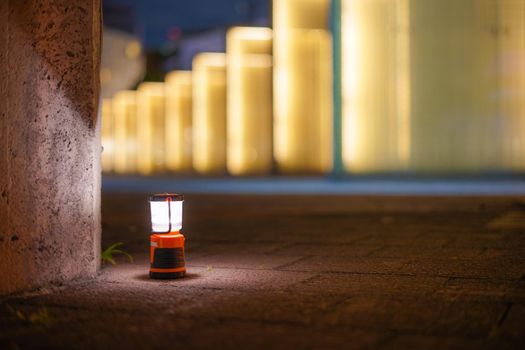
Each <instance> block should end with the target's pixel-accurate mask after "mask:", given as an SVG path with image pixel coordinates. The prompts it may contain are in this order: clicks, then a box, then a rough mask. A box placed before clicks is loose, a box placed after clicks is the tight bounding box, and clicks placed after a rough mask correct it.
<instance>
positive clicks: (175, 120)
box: [166, 71, 192, 172]
mask: <svg viewBox="0 0 525 350" xmlns="http://www.w3.org/2000/svg"><path fill="white" fill-rule="evenodd" d="M191 119H192V75H191V72H187V71H175V72H171V73H169V74H168V75H167V76H166V168H167V170H169V171H173V172H189V171H191V170H192V164H191V141H192V137H191V134H192V130H191Z"/></svg>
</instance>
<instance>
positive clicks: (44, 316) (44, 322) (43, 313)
mask: <svg viewBox="0 0 525 350" xmlns="http://www.w3.org/2000/svg"><path fill="white" fill-rule="evenodd" d="M7 309H8V310H9V312H11V314H13V315H14V316H16V318H18V319H19V320H21V321H25V322H27V323H31V324H34V325H38V326H44V327H46V328H47V327H49V326H51V324H52V323H53V322H54V320H53V318H52V317H51V315H50V314H49V310H48V309H47V307H46V306H42V307H40V308H38V309H37V310H36V311H35V312H31V313H24V312H23V311H22V310H15V309H13V308H12V307H11V306H9V305H7Z"/></svg>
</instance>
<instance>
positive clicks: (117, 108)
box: [112, 91, 138, 174]
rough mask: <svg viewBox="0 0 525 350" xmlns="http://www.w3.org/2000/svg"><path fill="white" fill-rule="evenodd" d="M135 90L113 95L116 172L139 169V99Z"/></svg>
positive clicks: (122, 172)
mask: <svg viewBox="0 0 525 350" xmlns="http://www.w3.org/2000/svg"><path fill="white" fill-rule="evenodd" d="M136 98H137V96H136V92H135V91H120V92H118V93H117V94H115V96H113V103H112V111H113V116H114V130H115V131H114V134H115V166H114V168H115V172H116V173H119V174H126V173H134V172H135V171H136V170H137V132H138V130H137V100H136Z"/></svg>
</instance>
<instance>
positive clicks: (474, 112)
mask: <svg viewBox="0 0 525 350" xmlns="http://www.w3.org/2000/svg"><path fill="white" fill-rule="evenodd" d="M451 14H453V15H451ZM410 21H411V26H413V27H414V28H418V30H414V31H412V32H411V37H410V41H411V47H410V56H411V57H410V59H411V62H412V72H411V84H412V86H413V88H412V90H411V113H412V117H411V139H412V142H411V156H410V167H411V168H412V169H413V170H415V171H418V172H477V171H480V170H487V169H490V168H494V169H496V168H498V167H499V165H498V163H499V160H498V158H499V157H500V156H501V152H500V142H498V141H496V140H497V139H499V138H501V137H502V135H501V133H500V132H499V131H498V128H497V126H496V125H497V123H498V119H500V117H499V116H498V111H497V106H498V99H499V98H498V97H497V94H498V85H497V79H498V77H497V75H498V73H497V69H496V67H497V62H496V57H497V52H496V47H497V36H496V35H495V32H494V30H493V29H494V28H496V27H497V22H498V21H497V2H496V1H492V0H439V1H436V0H433V1H428V0H426V1H413V0H411V1H410Z"/></svg>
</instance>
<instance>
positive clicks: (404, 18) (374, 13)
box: [341, 0, 410, 173]
mask: <svg viewBox="0 0 525 350" xmlns="http://www.w3.org/2000/svg"><path fill="white" fill-rule="evenodd" d="M341 5H342V6H341V12H342V17H341V27H342V33H341V44H342V50H341V51H342V60H341V62H342V77H341V81H342V103H343V106H342V126H343V163H344V166H345V168H346V170H347V171H349V172H352V173H366V172H383V171H397V170H402V169H404V168H405V167H406V166H407V163H408V161H409V158H410V40H409V25H410V23H409V0H375V1H362V0H342V3H341Z"/></svg>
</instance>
